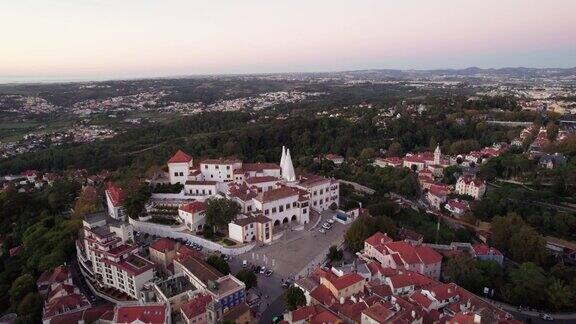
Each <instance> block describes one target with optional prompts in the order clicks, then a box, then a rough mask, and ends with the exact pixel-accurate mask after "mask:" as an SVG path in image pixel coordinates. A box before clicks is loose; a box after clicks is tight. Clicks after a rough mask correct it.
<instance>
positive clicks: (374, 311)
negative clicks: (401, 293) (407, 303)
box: [362, 303, 394, 324]
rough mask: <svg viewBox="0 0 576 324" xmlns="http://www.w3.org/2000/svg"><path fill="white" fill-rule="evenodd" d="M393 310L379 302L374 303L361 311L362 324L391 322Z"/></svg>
mask: <svg viewBox="0 0 576 324" xmlns="http://www.w3.org/2000/svg"><path fill="white" fill-rule="evenodd" d="M393 316H394V312H393V311H392V310H390V309H389V308H388V307H386V306H384V305H383V304H381V303H376V304H374V305H372V306H370V307H368V308H366V309H365V310H363V311H362V324H364V323H366V324H382V323H391V322H390V318H392V317H393Z"/></svg>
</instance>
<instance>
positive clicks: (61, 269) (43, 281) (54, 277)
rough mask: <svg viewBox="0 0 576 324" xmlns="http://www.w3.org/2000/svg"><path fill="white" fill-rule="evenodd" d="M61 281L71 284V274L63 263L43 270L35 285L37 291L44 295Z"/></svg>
mask: <svg viewBox="0 0 576 324" xmlns="http://www.w3.org/2000/svg"><path fill="white" fill-rule="evenodd" d="M61 283H65V284H69V285H71V284H72V276H71V275H70V272H69V271H68V267H66V266H65V265H59V266H57V267H56V268H54V269H51V270H46V271H44V272H43V273H42V274H41V275H40V277H39V278H38V280H37V281H36V286H37V287H38V292H39V293H40V294H43V295H45V294H47V293H48V292H50V290H52V289H54V288H55V287H56V286H57V285H59V284H61Z"/></svg>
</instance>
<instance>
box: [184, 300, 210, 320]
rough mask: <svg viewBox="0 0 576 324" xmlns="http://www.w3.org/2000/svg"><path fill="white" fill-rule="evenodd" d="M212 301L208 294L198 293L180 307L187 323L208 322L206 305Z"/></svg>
mask: <svg viewBox="0 0 576 324" xmlns="http://www.w3.org/2000/svg"><path fill="white" fill-rule="evenodd" d="M210 301H212V296H210V295H208V294H198V295H196V296H194V298H192V299H191V300H189V301H187V302H186V303H184V304H183V305H182V307H181V308H180V313H181V314H182V318H183V319H184V322H185V323H186V324H192V323H207V318H206V305H208V303H209V302H210Z"/></svg>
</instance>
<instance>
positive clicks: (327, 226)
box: [322, 223, 332, 230]
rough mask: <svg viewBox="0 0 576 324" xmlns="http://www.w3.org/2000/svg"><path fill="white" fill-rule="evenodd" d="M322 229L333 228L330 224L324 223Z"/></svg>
mask: <svg viewBox="0 0 576 324" xmlns="http://www.w3.org/2000/svg"><path fill="white" fill-rule="evenodd" d="M322 228H324V229H327V230H329V229H331V228H332V225H330V224H328V223H324V224H322Z"/></svg>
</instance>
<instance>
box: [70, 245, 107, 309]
mask: <svg viewBox="0 0 576 324" xmlns="http://www.w3.org/2000/svg"><path fill="white" fill-rule="evenodd" d="M68 266H69V269H70V275H71V276H72V282H73V283H74V285H75V286H76V287H78V289H80V292H81V293H83V294H84V295H85V296H86V298H88V300H89V301H90V304H92V306H96V305H100V304H104V303H108V301H107V300H104V299H102V298H100V297H98V296H97V295H95V294H94V293H93V292H92V290H90V288H89V287H88V284H87V283H86V279H84V276H83V275H82V273H81V272H80V268H79V267H80V265H79V264H78V260H77V259H76V255H74V256H73V257H72V258H71V259H70V260H69V261H68Z"/></svg>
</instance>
